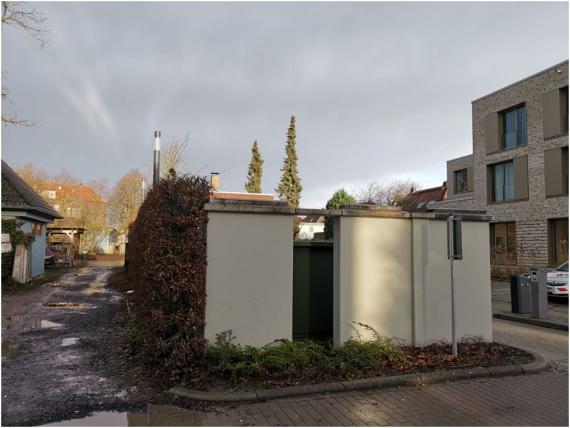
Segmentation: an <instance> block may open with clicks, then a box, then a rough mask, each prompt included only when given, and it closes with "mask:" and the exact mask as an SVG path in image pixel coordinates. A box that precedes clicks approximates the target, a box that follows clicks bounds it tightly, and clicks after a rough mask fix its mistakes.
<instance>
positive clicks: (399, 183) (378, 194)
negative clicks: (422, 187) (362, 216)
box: [356, 179, 418, 206]
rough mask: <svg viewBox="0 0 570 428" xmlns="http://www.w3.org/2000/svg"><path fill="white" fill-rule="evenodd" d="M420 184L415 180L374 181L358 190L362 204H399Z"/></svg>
mask: <svg viewBox="0 0 570 428" xmlns="http://www.w3.org/2000/svg"><path fill="white" fill-rule="evenodd" d="M417 188H418V186H417V185H416V183H415V182H414V181H413V180H410V179H404V180H391V181H384V182H382V183H378V182H377V181H372V182H370V183H368V184H367V185H365V186H363V187H360V188H359V189H357V190H356V199H357V200H358V202H359V203H361V204H371V205H389V206H399V205H401V203H402V201H403V200H404V199H405V198H406V196H407V195H408V194H409V193H410V191H411V190H412V189H417Z"/></svg>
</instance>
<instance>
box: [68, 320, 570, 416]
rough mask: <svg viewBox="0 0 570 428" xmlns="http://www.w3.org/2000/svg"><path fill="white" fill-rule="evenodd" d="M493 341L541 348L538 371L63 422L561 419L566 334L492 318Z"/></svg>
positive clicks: (151, 407)
mask: <svg viewBox="0 0 570 428" xmlns="http://www.w3.org/2000/svg"><path fill="white" fill-rule="evenodd" d="M493 326H494V334H495V340H496V341H499V342H504V343H509V344H512V345H514V346H520V347H525V348H527V349H529V350H532V351H537V352H540V353H541V354H542V355H544V356H545V357H546V358H548V359H549V360H551V361H552V362H554V364H555V367H554V369H553V370H551V371H549V372H545V373H540V374H535V375H529V376H514V377H504V378H489V379H478V380H466V381H460V382H451V383H446V384H439V385H428V386H422V387H404V388H391V389H384V390H371V391H365V392H362V391H360V392H358V391H355V392H346V393H338V394H331V395H323V396H309V397H298V398H290V399H281V400H272V401H268V402H261V403H254V404H245V405H239V406H233V407H228V406H219V407H217V408H211V409H210V410H209V411H208V412H200V411H193V410H187V409H183V408H178V407H173V406H155V405H149V406H148V407H147V409H146V411H144V412H131V413H113V412H105V413H100V414H94V415H92V416H91V417H90V418H87V419H84V420H83V421H73V420H72V421H66V424H67V425H75V424H81V425H87V423H89V424H90V425H101V424H102V423H103V422H107V423H109V424H114V425H127V424H128V425H136V426H145V425H148V426H154V425H156V424H159V425H168V426H174V425H186V426H189V425H191V426H200V425H210V426H254V425H256V426H347V425H348V426H353V425H355V426H377V425H388V426H390V425H392V426H393V425H395V426H416V425H419V426H452V425H453V426H473V425H475V426H482V425H489V426H568V373H567V371H568V334H567V332H562V331H557V330H551V329H545V328H540V327H534V326H529V325H524V324H520V323H513V322H510V321H503V320H494V321H493Z"/></svg>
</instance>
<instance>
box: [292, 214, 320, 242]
mask: <svg viewBox="0 0 570 428" xmlns="http://www.w3.org/2000/svg"><path fill="white" fill-rule="evenodd" d="M298 224H299V239H324V238H325V217H324V216H322V215H317V214H310V215H306V216H304V217H301V221H300V222H299V223H298Z"/></svg>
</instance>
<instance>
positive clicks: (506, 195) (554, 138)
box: [430, 61, 568, 278]
mask: <svg viewBox="0 0 570 428" xmlns="http://www.w3.org/2000/svg"><path fill="white" fill-rule="evenodd" d="M472 115H473V122H472V126H473V154H470V155H468V156H464V157H460V158H457V159H452V160H450V161H448V162H447V190H448V200H447V201H441V202H434V203H432V204H430V206H431V207H432V208H444V207H445V208H455V209H476V210H485V211H487V213H488V214H491V215H492V216H493V221H492V222H491V223H490V225H489V240H490V250H491V274H492V276H493V277H497V278H501V277H502V278H507V277H509V276H510V275H511V274H517V273H520V272H521V271H525V270H526V269H528V268H529V267H544V266H555V265H558V264H560V263H562V262H563V261H566V260H568V61H564V62H562V63H560V64H556V65H554V66H553V67H550V68H548V69H546V70H543V71H540V72H538V73H536V74H534V75H532V76H529V77H527V78H525V79H523V80H521V81H518V82H516V83H513V84H511V85H509V86H507V87H505V88H502V89H499V90H497V91H495V92H493V93H491V94H489V95H485V96H484V97H481V98H479V99H476V100H475V101H473V102H472Z"/></svg>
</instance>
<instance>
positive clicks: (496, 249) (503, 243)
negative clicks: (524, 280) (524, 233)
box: [489, 222, 517, 265]
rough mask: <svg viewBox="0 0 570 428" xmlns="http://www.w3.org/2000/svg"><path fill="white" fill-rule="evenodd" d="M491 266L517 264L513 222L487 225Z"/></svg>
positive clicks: (515, 230)
mask: <svg viewBox="0 0 570 428" xmlns="http://www.w3.org/2000/svg"><path fill="white" fill-rule="evenodd" d="M489 232H490V241H491V242H490V244H491V264H493V265H516V264H517V233H516V232H517V229H516V224H515V223H514V222H509V223H493V224H490V225H489Z"/></svg>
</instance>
